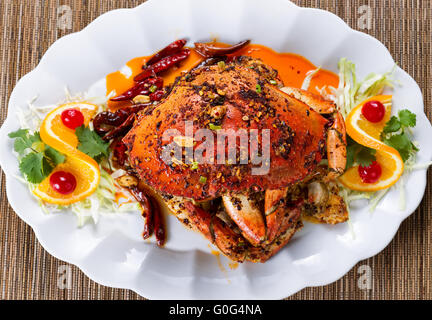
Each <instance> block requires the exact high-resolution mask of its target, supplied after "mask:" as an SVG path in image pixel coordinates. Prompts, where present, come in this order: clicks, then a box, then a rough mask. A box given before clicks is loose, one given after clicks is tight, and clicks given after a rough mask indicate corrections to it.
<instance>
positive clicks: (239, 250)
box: [165, 197, 247, 262]
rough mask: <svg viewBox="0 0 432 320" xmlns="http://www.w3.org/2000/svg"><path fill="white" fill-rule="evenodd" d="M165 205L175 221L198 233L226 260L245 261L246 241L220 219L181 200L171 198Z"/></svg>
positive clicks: (189, 202)
mask: <svg viewBox="0 0 432 320" xmlns="http://www.w3.org/2000/svg"><path fill="white" fill-rule="evenodd" d="M165 203H166V205H167V206H168V208H169V209H170V210H171V211H172V212H173V213H174V214H175V215H176V217H177V219H179V220H180V221H181V222H183V223H184V224H185V225H187V226H188V227H189V228H191V229H193V230H196V231H198V232H200V233H201V234H202V235H203V236H204V237H206V238H207V239H208V240H209V241H210V242H211V243H213V244H215V245H216V246H217V247H218V248H219V250H220V251H221V252H222V253H223V254H224V255H226V256H227V257H228V258H230V259H232V260H234V261H237V262H243V261H244V260H245V259H246V250H247V246H246V240H245V239H244V238H243V237H242V235H241V234H238V233H236V232H235V231H234V230H233V229H232V228H230V226H228V225H227V224H225V223H224V222H223V221H222V220H221V219H219V218H218V217H216V216H215V215H212V214H210V213H209V212H207V211H206V210H204V209H203V208H201V207H199V206H197V205H195V204H193V203H192V202H191V201H184V199H182V198H178V197H172V198H171V199H168V200H165Z"/></svg>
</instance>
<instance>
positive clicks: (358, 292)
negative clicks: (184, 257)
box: [0, 0, 432, 300]
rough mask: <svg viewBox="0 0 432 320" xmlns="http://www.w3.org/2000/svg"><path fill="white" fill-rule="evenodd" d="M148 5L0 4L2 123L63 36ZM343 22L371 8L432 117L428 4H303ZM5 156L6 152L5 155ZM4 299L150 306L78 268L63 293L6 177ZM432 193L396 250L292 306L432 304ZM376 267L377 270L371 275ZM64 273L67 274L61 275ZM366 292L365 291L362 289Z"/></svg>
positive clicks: (315, 0) (95, 1)
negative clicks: (14, 94) (107, 15)
mask: <svg viewBox="0 0 432 320" xmlns="http://www.w3.org/2000/svg"><path fill="white" fill-rule="evenodd" d="M142 2H143V1H140V0H2V1H0V19H1V20H0V33H1V35H0V61H1V75H0V105H1V109H0V123H2V122H3V120H4V119H5V117H6V112H7V102H8V98H9V95H10V93H11V91H12V89H13V87H14V85H15V83H16V82H17V80H18V79H19V78H20V77H22V76H23V75H25V74H26V73H28V72H29V71H31V70H32V69H33V68H34V67H35V66H36V65H37V63H38V62H39V60H40V58H41V57H42V55H43V54H44V52H45V51H46V50H47V49H48V47H49V46H50V45H51V44H52V43H53V42H54V41H55V40H57V39H58V38H60V37H61V36H63V35H65V34H67V33H70V32H75V31H79V30H81V29H82V28H84V27H85V26H86V25H87V24H88V23H90V22H91V21H92V20H94V19H95V18H96V17H98V16H99V15H100V14H102V13H104V12H106V11H109V10H112V9H116V8H131V7H134V6H136V5H138V4H140V3H142ZM295 2H296V3H297V4H298V5H300V6H306V7H317V8H322V9H326V10H329V11H331V12H334V13H335V14H337V15H339V16H340V17H342V19H344V20H345V21H346V22H347V23H348V24H349V25H350V26H351V27H353V28H355V29H360V28H363V27H365V23H364V21H363V20H361V19H359V17H360V16H361V11H362V10H364V9H365V8H364V7H363V8H362V6H364V5H368V6H369V7H370V8H371V13H372V25H371V28H370V29H362V30H361V31H364V32H367V33H369V34H371V35H373V36H374V37H376V38H378V39H379V40H380V41H382V42H383V43H384V44H385V45H386V46H387V47H388V48H389V49H390V51H391V53H392V55H393V57H394V58H395V60H396V61H397V62H398V63H399V65H400V66H401V67H402V68H404V69H405V70H406V71H407V72H408V73H409V74H411V75H412V76H413V77H414V79H416V80H417V82H418V83H419V84H420V86H421V88H422V89H423V94H424V97H425V105H426V112H427V115H428V116H429V118H431V117H432V107H431V106H430V103H431V98H432V87H431V85H430V84H431V83H432V78H431V77H432V47H431V43H432V38H431V37H432V33H431V31H432V30H431V21H432V1H427V0H352V1H345V0H297V1H295ZM264 3H265V0H263V5H264ZM61 5H67V6H69V7H70V8H71V9H72V12H73V19H72V25H71V27H72V29H71V30H65V31H62V30H60V29H59V28H57V10H58V8H59V7H60V6H61ZM2 152H4V151H2ZM430 176H431V174H429V177H430ZM0 187H1V202H0V299H68V300H69V299H142V298H141V297H139V296H138V295H137V294H135V293H134V292H132V291H129V290H119V289H112V288H107V287H104V286H101V285H98V284H96V283H95V282H93V281H91V280H90V279H88V278H87V277H86V276H85V275H84V274H83V273H82V272H81V271H80V270H79V269H78V268H76V267H74V266H71V268H72V271H73V272H72V289H70V290H61V289H59V288H58V285H57V281H58V276H59V274H58V272H59V267H61V266H63V265H64V262H62V261H59V260H57V259H55V258H53V257H52V256H50V255H49V254H48V253H47V252H45V250H44V249H43V248H42V247H41V246H40V245H39V243H38V241H37V239H36V238H35V235H34V233H33V231H32V229H31V228H30V227H29V226H27V225H26V224H25V223H24V222H22V221H21V220H20V219H19V218H18V217H17V216H16V214H15V213H14V212H13V210H12V209H11V208H10V206H9V205H8V201H7V198H6V192H5V178H4V175H3V174H2V175H1V178H0ZM431 196H432V192H431V185H430V184H428V187H427V191H426V195H425V197H424V199H423V202H422V203H421V205H420V207H419V208H418V209H417V210H416V212H415V213H414V214H413V215H412V216H411V217H410V218H408V219H407V220H406V221H405V222H404V223H403V224H402V225H401V227H400V229H399V232H398V233H397V235H396V237H395V239H394V240H393V241H392V243H391V244H390V245H389V246H388V247H387V248H386V249H385V250H384V251H383V252H381V253H380V254H379V255H377V256H376V257H374V258H371V259H367V260H365V261H362V262H360V263H359V264H358V265H356V266H355V267H354V268H353V269H352V270H351V271H350V272H349V273H348V274H347V275H346V276H344V277H343V278H342V279H340V280H339V281H337V282H335V283H333V284H331V285H328V286H325V287H318V288H307V289H304V290H303V291H301V292H299V293H298V294H296V295H294V296H292V297H290V299H431V298H432V293H431V279H432V266H431V249H432V240H431V232H432V217H431V214H430V211H431V201H432V197H431ZM368 267H370V269H369V268H368ZM60 270H61V269H60ZM364 270H370V271H371V272H372V280H373V281H372V282H373V283H372V288H371V289H368V288H365V287H364V286H362V282H361V281H362V277H361V275H362V274H363V272H364ZM359 284H360V285H359Z"/></svg>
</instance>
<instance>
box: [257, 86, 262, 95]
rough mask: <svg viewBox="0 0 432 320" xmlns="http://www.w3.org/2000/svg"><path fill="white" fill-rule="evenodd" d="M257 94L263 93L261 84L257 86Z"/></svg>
mask: <svg viewBox="0 0 432 320" xmlns="http://www.w3.org/2000/svg"><path fill="white" fill-rule="evenodd" d="M256 92H257V93H261V92H262V88H261V86H260V85H259V84H257V85H256Z"/></svg>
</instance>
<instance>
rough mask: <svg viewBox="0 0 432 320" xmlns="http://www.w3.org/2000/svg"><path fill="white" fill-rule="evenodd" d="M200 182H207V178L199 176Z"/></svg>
mask: <svg viewBox="0 0 432 320" xmlns="http://www.w3.org/2000/svg"><path fill="white" fill-rule="evenodd" d="M199 182H200V183H201V184H206V183H207V178H206V177H203V176H201V177H200V178H199Z"/></svg>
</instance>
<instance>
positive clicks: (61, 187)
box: [50, 171, 77, 194]
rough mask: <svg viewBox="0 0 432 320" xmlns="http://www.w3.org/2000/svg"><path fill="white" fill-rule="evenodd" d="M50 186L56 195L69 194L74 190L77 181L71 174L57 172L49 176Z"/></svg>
mask: <svg viewBox="0 0 432 320" xmlns="http://www.w3.org/2000/svg"><path fill="white" fill-rule="evenodd" d="M50 184H51V187H52V188H53V189H54V190H55V191H57V192H58V193H60V194H70V193H72V192H74V190H75V189H76V186H77V181H76V178H75V176H74V175H73V174H72V173H69V172H65V171H57V172H54V173H53V174H52V175H51V177H50Z"/></svg>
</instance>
